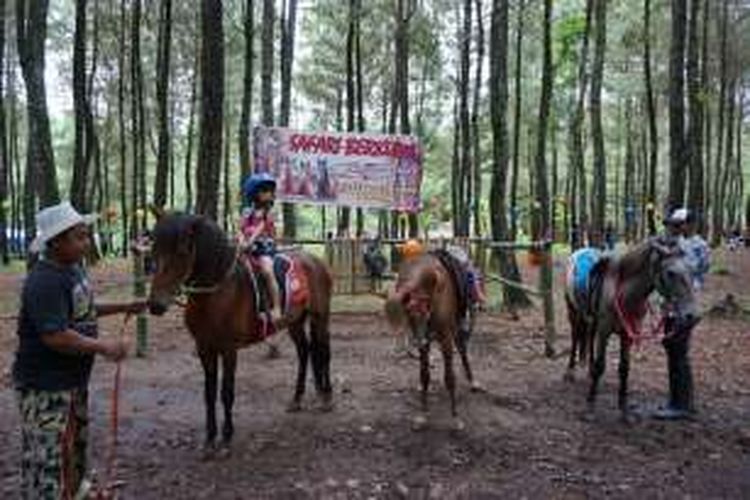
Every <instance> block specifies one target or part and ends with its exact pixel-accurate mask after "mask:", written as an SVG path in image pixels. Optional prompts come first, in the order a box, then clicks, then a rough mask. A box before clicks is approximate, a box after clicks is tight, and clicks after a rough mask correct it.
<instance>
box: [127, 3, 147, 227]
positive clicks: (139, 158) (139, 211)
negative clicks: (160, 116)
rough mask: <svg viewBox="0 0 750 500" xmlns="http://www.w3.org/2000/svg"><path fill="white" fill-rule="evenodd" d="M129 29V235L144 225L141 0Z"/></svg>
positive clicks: (144, 154)
mask: <svg viewBox="0 0 750 500" xmlns="http://www.w3.org/2000/svg"><path fill="white" fill-rule="evenodd" d="M131 16H132V19H131V32H130V82H131V88H130V94H131V109H130V115H131V122H132V126H131V127H132V128H131V135H132V137H133V154H132V157H133V169H132V175H133V184H132V197H131V199H132V202H131V209H132V210H133V222H132V225H131V231H132V235H131V236H132V237H137V236H138V234H139V232H140V231H141V230H142V229H143V227H144V225H145V212H144V208H145V201H146V199H145V196H144V194H145V189H144V186H142V184H143V185H145V179H146V175H145V174H146V172H145V170H146V127H145V112H144V104H143V68H142V65H141V48H140V47H141V45H140V41H141V0H135V1H134V2H133V7H132V14H131Z"/></svg>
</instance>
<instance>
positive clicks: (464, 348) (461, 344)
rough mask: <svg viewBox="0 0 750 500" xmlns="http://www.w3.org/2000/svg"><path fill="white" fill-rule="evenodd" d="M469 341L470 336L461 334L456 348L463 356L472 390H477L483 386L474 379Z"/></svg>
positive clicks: (463, 363) (464, 366)
mask: <svg viewBox="0 0 750 500" xmlns="http://www.w3.org/2000/svg"><path fill="white" fill-rule="evenodd" d="M468 342H469V339H468V336H465V335H460V334H459V336H458V338H457V339H456V350H457V351H458V354H459V356H460V357H461V364H462V365H463V368H464V374H465V375H466V379H467V380H468V381H469V384H471V390H472V391H473V392H477V391H479V390H481V386H480V385H479V384H478V383H477V382H475V381H474V374H473V372H472V371H471V363H469V353H468V350H469V346H468Z"/></svg>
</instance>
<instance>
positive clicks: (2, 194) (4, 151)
mask: <svg viewBox="0 0 750 500" xmlns="http://www.w3.org/2000/svg"><path fill="white" fill-rule="evenodd" d="M5 9H6V5H5V0H0V259H2V263H3V264H5V265H7V264H8V262H9V260H10V255H9V253H8V211H7V208H6V207H7V206H8V205H7V200H8V179H9V177H10V173H11V171H12V169H11V168H9V161H10V157H9V155H8V133H7V127H6V124H5V110H6V105H7V99H6V98H5V89H4V88H3V83H4V74H3V71H4V69H5Z"/></svg>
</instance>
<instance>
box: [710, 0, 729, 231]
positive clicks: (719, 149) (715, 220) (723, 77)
mask: <svg viewBox="0 0 750 500" xmlns="http://www.w3.org/2000/svg"><path fill="white" fill-rule="evenodd" d="M717 21H718V22H719V33H720V36H721V48H720V56H719V67H720V70H719V73H720V76H719V103H718V104H719V111H718V115H719V116H718V118H717V124H716V135H717V138H716V163H715V168H714V185H713V193H712V196H711V198H712V202H713V210H712V211H711V245H712V246H718V245H719V243H721V238H722V236H723V234H722V233H723V228H722V220H723V215H724V206H723V205H722V202H723V200H722V199H721V179H722V158H723V154H724V149H723V145H724V142H723V140H724V112H725V110H726V105H727V79H728V68H727V65H728V61H727V58H728V54H727V52H728V50H727V38H728V36H729V35H728V33H727V30H728V29H729V0H724V3H723V6H722V13H721V16H718V17H717Z"/></svg>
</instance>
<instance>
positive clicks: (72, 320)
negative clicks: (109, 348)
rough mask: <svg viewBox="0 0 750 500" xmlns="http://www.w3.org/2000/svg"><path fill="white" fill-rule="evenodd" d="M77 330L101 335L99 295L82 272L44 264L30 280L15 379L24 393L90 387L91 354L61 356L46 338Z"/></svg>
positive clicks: (23, 303) (74, 267) (26, 286)
mask: <svg viewBox="0 0 750 500" xmlns="http://www.w3.org/2000/svg"><path fill="white" fill-rule="evenodd" d="M68 329H72V330H75V331H77V332H78V333H80V334H81V335H85V336H87V337H96V336H97V334H98V332H97V326H96V309H95V306H94V296H93V292H92V290H91V287H90V285H89V281H88V278H87V276H86V273H85V272H84V270H83V268H81V267H80V266H78V265H72V266H61V265H59V264H56V263H54V262H51V261H49V260H40V261H39V262H38V263H37V264H36V265H35V266H34V267H33V269H32V270H31V272H30V273H29V275H28V276H27V278H26V281H25V283H24V286H23V292H22V295H21V312H20V315H19V319H18V332H17V333H18V340H19V344H18V351H17V352H16V360H15V364H14V367H13V378H14V381H15V385H16V387H17V388H19V389H35V390H47V391H58V390H68V389H75V388H80V387H85V386H86V385H88V381H89V376H90V374H91V367H92V365H93V363H94V356H93V355H92V354H79V353H62V352H59V351H56V350H54V349H52V348H50V347H47V345H46V344H45V343H44V342H43V341H42V336H43V335H47V334H54V333H58V332H62V331H65V330H68Z"/></svg>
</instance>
